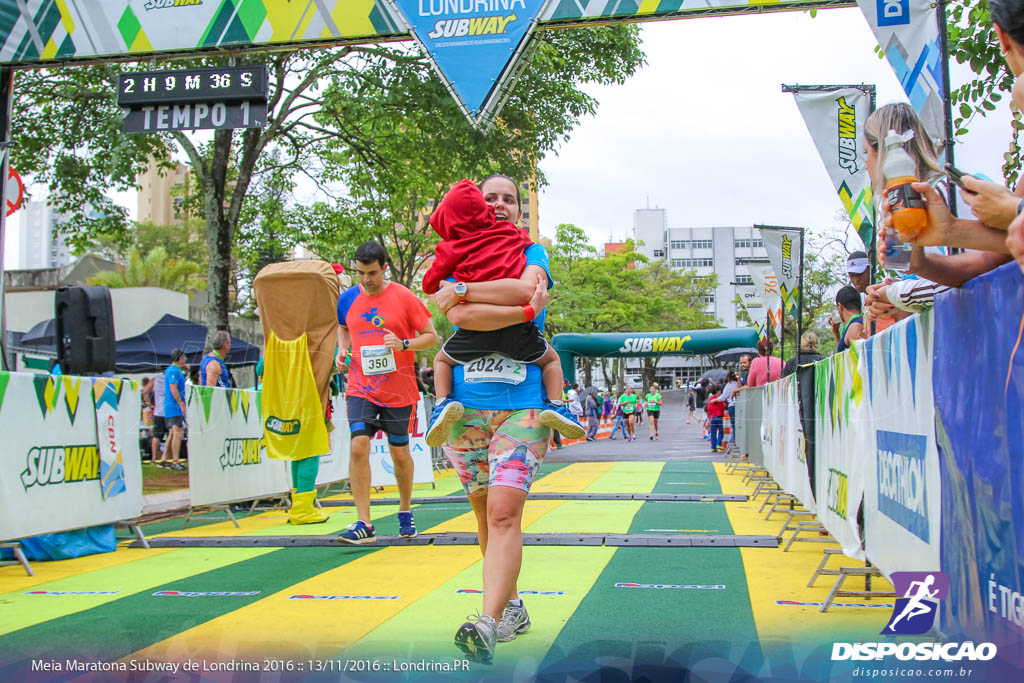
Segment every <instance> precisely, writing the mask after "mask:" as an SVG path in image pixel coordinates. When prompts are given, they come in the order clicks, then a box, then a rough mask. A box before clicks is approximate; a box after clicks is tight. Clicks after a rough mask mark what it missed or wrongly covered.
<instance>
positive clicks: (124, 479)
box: [0, 372, 142, 540]
mask: <svg viewBox="0 0 1024 683" xmlns="http://www.w3.org/2000/svg"><path fill="white" fill-rule="evenodd" d="M115 384H116V386H115V387H114V389H113V390H114V391H115V393H116V394H117V395H116V399H115V400H116V406H117V409H116V410H109V409H108V410H107V412H106V415H107V416H108V417H110V416H113V424H114V433H113V440H114V442H115V448H117V447H120V448H123V449H126V450H125V451H124V453H125V456H124V457H122V460H121V463H120V464H121V470H120V472H117V473H115V472H114V468H110V469H108V470H106V471H107V472H108V474H110V475H111V478H110V481H111V483H114V482H115V481H120V484H119V485H118V486H112V488H111V489H110V490H109V491H108V492H107V496H106V497H104V492H103V489H102V488H101V484H100V477H101V458H100V452H99V449H98V448H97V438H96V437H97V433H96V411H95V409H94V404H93V385H92V380H90V379H88V378H84V377H74V376H51V375H40V374H28V373H10V372H0V433H2V434H3V435H4V448H3V450H2V451H0V539H2V540H12V539H17V538H24V537H26V536H37V535H39V534H48V533H55V532H58V531H69V530H71V529H81V528H85V527H90V526H96V525H99V524H111V523H113V522H118V521H121V520H125V519H131V518H133V517H138V516H139V515H140V514H141V513H142V467H141V464H140V461H139V457H138V453H137V452H136V451H133V450H131V449H132V448H133V447H135V446H134V445H135V444H136V443H137V441H138V438H137V436H136V437H135V438H132V437H131V434H132V432H133V430H135V429H138V421H139V414H140V405H141V404H140V399H139V395H138V392H137V391H136V390H135V389H134V383H133V382H124V383H122V382H116V383H115ZM109 407H112V406H110V405H109V403H108V408H109ZM106 437H107V438H108V439H109V438H110V433H109V432H107V433H106ZM121 444H123V446H121ZM129 454H133V455H134V457H129ZM115 460H116V458H115ZM115 474H116V476H115ZM122 486H123V488H121V487H122ZM115 489H116V491H117V493H114V491H115Z"/></svg>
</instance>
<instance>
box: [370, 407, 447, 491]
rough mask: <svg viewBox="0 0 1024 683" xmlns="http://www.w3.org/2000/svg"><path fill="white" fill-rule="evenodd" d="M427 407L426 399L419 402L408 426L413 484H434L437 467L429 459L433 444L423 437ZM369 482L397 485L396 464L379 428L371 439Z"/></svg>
mask: <svg viewBox="0 0 1024 683" xmlns="http://www.w3.org/2000/svg"><path fill="white" fill-rule="evenodd" d="M425 412H426V410H425V408H424V406H423V399H422V398H420V400H419V401H417V402H416V410H415V411H414V413H413V421H412V424H411V425H410V427H409V455H410V456H412V462H413V465H414V466H415V468H416V470H415V472H414V473H413V483H414V484H432V483H434V466H433V463H431V461H430V447H429V446H427V440H426V439H425V438H424V436H425V435H426V432H427V417H426V414H425ZM370 485H371V486H397V485H398V481H397V480H396V479H395V465H394V463H392V462H391V451H390V450H389V448H388V439H387V435H386V434H384V432H380V431H378V432H377V433H376V434H374V435H373V438H372V439H371V440H370Z"/></svg>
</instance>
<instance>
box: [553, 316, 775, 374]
mask: <svg viewBox="0 0 1024 683" xmlns="http://www.w3.org/2000/svg"><path fill="white" fill-rule="evenodd" d="M757 339H758V337H757V330H755V329H754V328H753V327H742V328H736V329H718V330H689V331H685V330H679V331H674V332H601V333H592V334H556V335H555V336H554V338H553V339H552V340H551V345H552V346H553V347H554V348H555V351H557V352H558V355H559V356H560V357H561V359H562V375H563V376H564V377H566V378H571V377H575V376H576V356H589V357H594V358H631V357H635V356H701V355H709V354H713V353H718V352H719V351H724V350H726V349H731V348H735V347H737V346H757ZM570 381H572V380H570Z"/></svg>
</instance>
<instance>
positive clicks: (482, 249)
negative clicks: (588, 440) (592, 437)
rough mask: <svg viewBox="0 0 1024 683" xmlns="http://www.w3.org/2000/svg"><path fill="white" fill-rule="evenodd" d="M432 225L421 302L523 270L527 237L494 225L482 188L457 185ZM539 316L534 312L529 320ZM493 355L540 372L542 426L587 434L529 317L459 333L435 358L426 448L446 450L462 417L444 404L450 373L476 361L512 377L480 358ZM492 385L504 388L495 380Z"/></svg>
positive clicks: (505, 367)
mask: <svg viewBox="0 0 1024 683" xmlns="http://www.w3.org/2000/svg"><path fill="white" fill-rule="evenodd" d="M430 225H431V226H432V227H433V228H434V230H435V231H436V232H437V234H438V235H440V236H441V240H442V241H441V242H440V243H439V244H438V245H437V247H436V248H435V250H434V262H433V264H431V266H430V269H429V270H428V271H427V273H426V275H424V276H423V291H424V292H426V293H427V294H433V293H434V292H436V291H437V290H438V289H439V288H440V283H441V281H442V280H445V279H446V278H449V277H454V278H455V280H456V282H490V281H492V280H501V279H504V278H512V279H516V278H518V277H519V276H520V274H521V273H522V271H523V268H524V267H525V266H526V255H525V254H524V252H525V250H526V248H527V247H529V246H530V245H531V244H533V242H532V241H531V240H530V238H529V237H528V236H527V234H526V232H525V231H523V230H521V229H519V228H517V227H516V226H515V225H514V224H512V223H510V222H509V221H499V220H497V219H496V218H495V215H494V208H493V207H491V206H488V204H487V203H486V202H485V201H484V196H483V194H482V193H481V192H480V188H478V187H477V186H476V185H474V184H473V182H472V181H469V180H460V181H459V182H458V183H456V184H455V186H454V187H452V189H451V190H449V191H448V194H446V195H445V197H444V199H443V200H441V203H440V205H438V207H437V210H435V211H434V213H433V215H432V216H431V217H430ZM538 312H539V311H534V315H536V314H537V313H538ZM528 315H529V313H528ZM493 353H498V354H502V355H504V356H507V357H508V358H510V359H512V360H513V361H518V362H520V363H532V364H534V365H536V366H538V367H539V368H541V370H542V382H543V385H544V391H545V392H546V393H547V397H548V400H547V404H548V405H547V406H546V408H545V410H544V411H543V412H542V413H541V424H543V425H544V426H546V427H550V428H552V429H556V430H557V431H558V432H559V433H560V434H562V435H563V436H565V437H567V438H581V437H582V436H583V435H584V434H585V433H586V432H585V430H584V429H583V427H582V426H581V425H580V423H579V422H578V421H577V420H576V418H574V417H573V416H572V414H571V413H570V412H569V410H568V408H566V406H565V404H564V403H563V401H562V368H561V363H560V361H559V358H558V352H556V351H555V350H554V349H553V348H552V347H551V345H550V344H548V342H547V340H546V339H545V338H544V335H543V334H541V332H540V329H539V328H538V327H537V324H536V323H534V322H533V321H532V317H531V318H530V319H528V320H527V321H526V322H523V323H518V324H516V325H510V326H509V327H503V328H501V329H499V330H493V331H486V332H484V331H477V330H466V329H458V330H456V331H455V334H454V335H452V336H451V337H450V338H449V339H448V340H447V341H446V342H445V343H444V344H443V345H442V346H441V350H440V351H439V352H438V354H437V355H436V356H435V357H434V390H435V394H436V397H437V404H436V406H435V408H434V412H433V415H431V419H430V426H429V427H428V428H427V434H426V441H427V444H428V445H430V446H440V445H441V444H442V443H444V442H445V440H446V439H447V438H448V432H449V430H450V429H451V427H452V425H454V424H455V423H456V422H457V421H458V420H459V419H460V418H461V417H462V415H463V412H464V410H465V408H464V407H463V405H462V404H461V403H459V402H457V401H455V400H453V399H451V398H449V397H448V395H449V394H450V393H451V390H452V378H453V373H454V368H455V366H456V365H460V364H466V363H473V362H474V361H477V360H478V359H480V360H482V361H484V362H486V363H488V367H487V368H486V369H487V371H488V372H491V373H493V374H495V375H496V376H497V375H500V374H503V373H512V374H517V373H515V367H516V365H517V363H511V364H506V363H504V362H502V359H482V358H481V357H482V356H487V355H489V354H493ZM492 366H493V367H492ZM522 372H524V373H525V370H522ZM524 376H525V374H524ZM493 381H509V380H502V379H498V378H497V377H496V378H495V379H494V380H493ZM511 381H514V379H512V380H511Z"/></svg>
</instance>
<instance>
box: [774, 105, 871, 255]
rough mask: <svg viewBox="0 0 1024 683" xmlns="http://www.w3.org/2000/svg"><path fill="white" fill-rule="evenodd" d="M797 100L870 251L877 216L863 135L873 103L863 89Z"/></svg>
mask: <svg viewBox="0 0 1024 683" xmlns="http://www.w3.org/2000/svg"><path fill="white" fill-rule="evenodd" d="M793 98H794V100H795V101H796V106H797V108H798V109H799V110H800V115H801V116H803V117H804V123H805V124H806V125H807V131H808V132H809V133H810V134H811V140H813V141H814V146H815V147H816V148H817V150H818V155H819V156H820V157H821V161H822V163H823V164H825V170H826V171H828V177H829V178H830V179H831V180H832V185H833V186H835V188H836V192H837V193H839V201H841V202H842V204H843V210H844V211H846V215H847V216H848V217H849V218H850V222H851V223H853V227H854V228H855V229H856V230H857V234H858V235H860V239H861V241H862V242H863V243H864V248H865V249H868V248H869V247H870V246H871V243H872V241H873V240H874V235H875V218H874V216H875V213H874V205H873V203H872V195H871V179H870V178H869V177H868V171H867V168H866V167H865V166H864V142H863V137H862V133H863V131H864V121H865V120H867V118H868V116H869V115H870V113H871V100H870V98H869V97H868V95H867V94H866V93H865V92H864V91H863V90H861V89H860V88H838V89H835V90H816V89H815V90H802V89H796V90H795V92H794V93H793ZM766 244H767V243H766Z"/></svg>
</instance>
